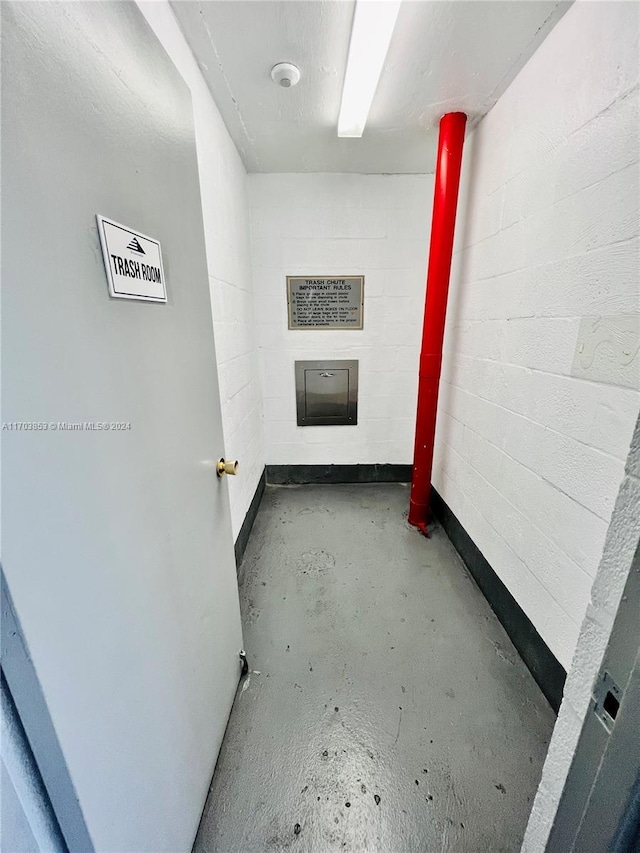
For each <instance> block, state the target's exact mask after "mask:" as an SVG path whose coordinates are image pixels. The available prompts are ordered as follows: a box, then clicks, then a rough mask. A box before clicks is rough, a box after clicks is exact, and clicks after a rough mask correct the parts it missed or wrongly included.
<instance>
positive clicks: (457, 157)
mask: <svg viewBox="0 0 640 853" xmlns="http://www.w3.org/2000/svg"><path fill="white" fill-rule="evenodd" d="M466 123H467V117H466V115H465V114H464V113H447V114H446V115H444V116H443V117H442V118H441V119H440V136H439V139H438V159H437V163H436V185H435V192H434V196H433V218H432V220H431V243H430V245H429V265H428V268H427V299H426V304H425V309H424V325H423V327H422V351H421V353H420V378H419V383H418V413H417V416H416V438H415V445H414V450H413V478H412V481H411V500H410V503H409V524H413V525H414V526H415V527H418V528H419V529H420V530H422V532H423V533H426V532H427V517H428V511H429V495H430V492H431V470H432V467H433V448H434V439H435V434H436V412H437V407H438V387H439V385H440V370H441V368H442V342H443V339H444V323H445V318H446V314H447V294H448V292H449V276H450V274H451V255H452V253H453V234H454V230H455V224H456V208H457V206H458V188H459V186H460V168H461V166H462V147H463V145H464V129H465V125H466Z"/></svg>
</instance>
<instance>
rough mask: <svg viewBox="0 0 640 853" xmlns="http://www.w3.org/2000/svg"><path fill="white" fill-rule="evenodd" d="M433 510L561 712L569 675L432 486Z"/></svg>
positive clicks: (525, 659) (519, 652) (504, 626)
mask: <svg viewBox="0 0 640 853" xmlns="http://www.w3.org/2000/svg"><path fill="white" fill-rule="evenodd" d="M431 511H432V513H433V515H435V517H436V518H437V519H438V520H439V521H440V524H442V527H443V528H444V530H445V532H446V534H447V536H448V537H449V539H450V540H451V542H452V544H453V546H454V548H455V549H456V551H457V552H458V554H460V557H461V558H462V560H463V562H464V564H465V566H466V567H467V569H468V570H469V572H470V573H471V576H472V577H473V579H474V580H475V582H476V583H477V584H478V586H479V587H480V590H481V591H482V593H483V595H484V597H485V598H486V599H487V601H488V602H489V604H490V606H491V609H492V610H493V612H494V613H495V614H496V616H497V617H498V619H499V620H500V622H501V623H502V626H503V628H504V629H505V631H506V632H507V634H508V635H509V638H510V640H511V642H512V643H513V645H514V646H515V647H516V649H517V650H518V654H519V655H520V657H521V658H522V660H523V661H524V662H525V664H526V665H527V668H528V669H529V671H530V672H531V675H532V676H533V677H534V679H535V680H536V682H537V684H538V686H539V687H540V690H542V692H543V693H544V695H545V697H546V699H547V702H548V703H549V704H550V705H551V707H552V708H553V710H554V711H555V712H556V714H557V713H558V710H559V708H560V702H561V701H562V691H563V689H564V682H565V679H566V677H567V674H566V672H565V670H564V667H563V666H562V664H560V662H559V661H558V660H557V658H556V657H555V655H554V654H553V652H552V651H551V650H550V649H549V647H548V646H547V644H546V643H545V641H544V640H543V639H542V637H541V636H540V634H538V632H537V631H536V629H535V627H534V625H533V623H532V622H531V620H530V619H529V617H528V616H527V615H526V613H525V612H524V610H523V609H522V608H521V607H520V605H519V604H518V602H517V601H516V600H515V598H514V597H513V596H512V595H511V593H510V592H509V590H508V589H507V587H506V586H505V585H504V584H503V583H502V581H501V580H500V578H499V577H498V575H497V574H496V573H495V571H494V570H493V569H492V568H491V566H490V565H489V563H488V562H487V561H486V559H485V558H484V557H483V555H482V553H481V552H480V550H479V548H478V546H477V545H476V544H475V543H474V541H473V540H472V539H471V537H470V536H469V534H468V533H467V531H466V530H465V529H464V527H463V526H462V525H461V524H460V522H459V521H458V519H457V518H456V516H455V515H454V514H453V512H452V511H451V510H450V509H449V507H448V506H447V504H446V503H445V501H444V500H443V499H442V497H441V496H440V495H439V494H438V493H437V492H436V490H435V489H434V488H433V487H432V489H431Z"/></svg>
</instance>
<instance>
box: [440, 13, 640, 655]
mask: <svg viewBox="0 0 640 853" xmlns="http://www.w3.org/2000/svg"><path fill="white" fill-rule="evenodd" d="M637 57H638V7H637V5H636V4H631V3H587V2H577V3H575V5H574V6H572V8H571V9H570V10H569V11H568V12H567V14H566V15H565V17H564V18H563V19H562V20H561V21H560V22H559V23H558V25H557V26H556V27H555V29H554V30H553V31H552V32H551V34H550V35H549V36H548V38H547V39H546V41H545V42H544V43H543V44H542V46H541V47H540V49H539V50H538V51H537V53H536V54H535V55H534V56H533V57H532V58H531V60H530V61H529V62H528V63H527V65H526V66H525V67H524V69H523V70H522V71H521V72H520V74H519V75H518V77H517V78H516V79H515V80H514V82H513V83H512V84H511V86H510V87H509V89H508V90H507V91H506V92H505V94H504V95H503V96H502V98H501V99H500V100H499V102H498V104H497V105H496V106H495V107H494V109H493V110H492V112H490V113H489V115H488V116H487V117H486V118H485V119H484V120H483V121H482V123H481V124H480V125H479V127H478V128H477V129H476V130H475V132H474V133H473V134H472V135H471V138H470V139H469V140H468V143H467V146H466V149H465V159H464V169H463V179H462V189H461V202H460V209H459V220H458V231H457V237H456V255H455V259H454V269H453V273H452V281H451V290H450V301H449V313H448V322H447V331H446V338H445V364H444V367H443V374H442V386H441V390H440V411H439V419H438V427H437V436H436V443H437V448H436V458H435V466H434V484H435V486H436V488H437V489H438V491H439V492H440V493H441V494H442V496H443V497H444V499H445V500H446V502H447V503H448V504H449V506H450V507H451V509H452V510H453V512H454V513H455V514H456V516H457V517H458V518H459V520H460V521H461V523H462V524H463V525H464V527H465V528H466V530H467V531H468V533H469V534H470V536H471V537H472V538H473V540H474V541H475V543H476V544H477V546H478V547H479V548H480V550H481V551H482V553H483V554H484V556H485V557H486V558H487V560H488V561H489V563H490V564H491V565H492V566H493V568H494V569H495V570H496V572H497V573H498V574H499V576H500V577H501V578H502V580H503V581H504V582H505V584H506V585H507V586H508V587H509V589H510V591H511V592H512V594H513V595H514V596H515V597H516V599H517V601H518V602H519V604H520V605H521V606H522V608H523V609H524V610H525V612H526V613H527V615H528V616H529V618H530V619H531V620H532V622H533V623H534V625H535V626H536V628H537V629H538V631H539V632H540V634H541V635H542V637H543V639H544V640H545V641H546V643H547V644H548V645H549V647H550V648H551V650H552V651H553V652H554V654H555V655H556V656H557V658H558V659H559V660H560V662H561V663H562V664H563V666H565V667H568V666H569V665H570V663H571V659H572V655H573V652H574V648H575V645H576V640H577V638H578V632H579V630H580V625H581V624H582V620H583V618H584V614H585V611H586V608H587V603H588V601H589V591H590V589H591V584H592V581H593V578H594V575H595V572H596V569H597V567H598V562H599V560H600V556H601V554H602V549H603V544H604V540H605V535H606V531H607V526H608V523H609V519H610V516H611V511H612V508H613V504H614V501H615V498H616V494H617V491H618V486H619V484H620V481H621V479H622V476H623V469H624V461H625V459H626V457H627V451H628V447H629V441H630V438H631V434H632V431H633V426H634V423H635V419H636V416H637V413H638V404H639V400H640V396H639V394H638V391H637V388H638V379H639V376H640V359H639V357H638V341H639V336H638V322H639V320H638V308H639V299H640V296H639V291H638V267H639V259H640V258H639V254H638V242H639V241H638V236H639V225H638V221H639V201H638V199H639V178H638V175H639V173H638V139H637V129H638V59H637ZM598 340H600V345H599V346H598V347H597V348H596V349H595V351H594V343H596V342H597V341H598Z"/></svg>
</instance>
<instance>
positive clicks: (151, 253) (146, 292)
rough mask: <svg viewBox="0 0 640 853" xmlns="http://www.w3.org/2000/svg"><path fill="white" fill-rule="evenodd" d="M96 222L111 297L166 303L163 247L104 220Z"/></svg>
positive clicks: (148, 238) (134, 232)
mask: <svg viewBox="0 0 640 853" xmlns="http://www.w3.org/2000/svg"><path fill="white" fill-rule="evenodd" d="M96 220H97V222H98V233H99V234H100V245H101V246H102V257H103V258H104V268H105V270H106V273H107V281H108V282H109V293H110V294H111V296H113V297H116V298H117V299H142V300H143V301H145V302H166V301H167V286H166V281H165V277H164V269H163V266H162V250H161V247H160V243H159V242H158V241H157V240H154V239H153V237H146V236H145V235H144V234H141V233H140V232H139V231H134V230H133V229H132V228H127V227H126V226H125V225H120V224H119V223H118V222H113V221H112V220H111V219H107V218H106V217H104V216H100V215H96Z"/></svg>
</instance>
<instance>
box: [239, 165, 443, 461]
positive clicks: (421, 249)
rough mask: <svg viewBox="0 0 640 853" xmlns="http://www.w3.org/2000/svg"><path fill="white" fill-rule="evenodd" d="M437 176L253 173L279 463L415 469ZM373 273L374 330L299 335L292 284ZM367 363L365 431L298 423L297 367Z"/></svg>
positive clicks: (270, 415) (256, 250) (263, 345)
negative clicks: (292, 279) (293, 323)
mask: <svg viewBox="0 0 640 853" xmlns="http://www.w3.org/2000/svg"><path fill="white" fill-rule="evenodd" d="M432 196H433V176H432V175H352V174H351V175H348V174H312V175H300V174H252V175H250V176H249V199H250V208H251V240H252V252H253V279H254V289H255V304H256V323H257V329H258V336H259V342H260V351H261V357H262V381H263V398H264V428H265V445H266V461H267V463H268V464H329V463H336V464H354V463H385V462H386V463H410V462H411V461H412V456H413V433H414V423H415V412H416V395H417V382H418V356H419V349H420V337H421V327H422V310H423V305H424V292H425V272H426V263H427V250H428V237H429V225H430V221H431V205H432ZM301 274H302V275H305V274H308V275H311V274H313V275H345V274H355V275H359V274H364V276H365V302H364V329H363V330H362V331H326V332H325V331H318V332H316V331H306V330H304V331H289V330H288V329H287V299H286V276H287V275H301ZM319 358H326V359H336V358H357V359H358V360H359V362H360V364H359V383H360V394H359V397H360V399H359V404H358V405H359V408H358V425H357V426H355V427H353V426H339V427H298V426H296V401H295V387H294V361H296V360H302V359H319Z"/></svg>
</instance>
